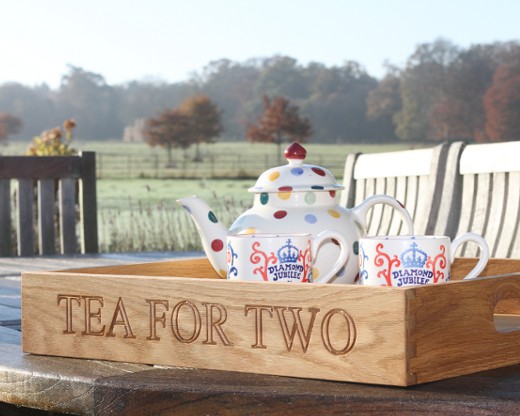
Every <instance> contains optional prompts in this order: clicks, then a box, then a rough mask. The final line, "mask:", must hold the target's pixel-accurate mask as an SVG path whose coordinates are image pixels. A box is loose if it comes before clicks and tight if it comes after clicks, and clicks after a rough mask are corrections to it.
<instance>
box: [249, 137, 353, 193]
mask: <svg viewBox="0 0 520 416" xmlns="http://www.w3.org/2000/svg"><path fill="white" fill-rule="evenodd" d="M306 155H307V151H306V150H305V148H304V147H303V146H302V145H300V144H299V143H296V142H295V143H292V144H290V145H289V146H288V147H287V149H285V152H284V156H285V158H286V159H287V162H288V164H287V165H284V166H278V167H275V168H271V169H268V170H266V171H265V172H264V173H262V174H261V175H260V177H259V178H258V180H257V181H256V184H255V186H254V187H252V188H249V189H248V191H249V192H291V191H294V192H302V191H336V190H341V189H345V187H344V186H343V185H339V184H338V183H337V182H336V178H335V177H334V175H333V174H332V173H330V172H329V171H328V170H327V169H325V168H322V167H320V166H314V165H306V164H304V163H303V161H304V159H305V156H306Z"/></svg>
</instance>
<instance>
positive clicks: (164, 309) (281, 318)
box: [22, 259, 520, 386]
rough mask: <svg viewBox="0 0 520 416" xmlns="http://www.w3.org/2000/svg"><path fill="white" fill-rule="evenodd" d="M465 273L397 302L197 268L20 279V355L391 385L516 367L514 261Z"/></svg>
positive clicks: (159, 265)
mask: <svg viewBox="0 0 520 416" xmlns="http://www.w3.org/2000/svg"><path fill="white" fill-rule="evenodd" d="M475 262H476V260H475V259H457V260H456V261H455V263H454V265H453V268H452V273H453V277H452V278H453V279H454V281H452V282H449V283H446V284H442V285H429V286H421V287H409V288H404V289H402V288H389V287H358V286H353V285H313V284H290V283H289V284H287V283H285V284H280V283H258V282H232V281H226V280H222V279H219V278H218V277H217V276H216V274H215V272H214V271H213V269H212V267H211V266H210V264H209V262H208V261H207V260H206V259H197V260H178V261H168V262H154V263H144V264H135V265H124V266H110V267H98V268H83V269H74V270H63V271H55V272H26V273H23V274H22V348H23V351H24V352H28V353H34V354H44V355H55V356H64V357H77V358H89V359H102V360H113V361H123V362H134V363H146V364H161V365H173V366H184V367H197V368H207V369H217V370H230V371H243V372H253V373H263V374H273V375H283V376H294V377H304V378H318V379H326V380H339V381H351V382H363V383H375V384H385V385H396V386H408V385H413V384H419V383H424V382H428V381H433V380H439V379H445V378H450V377H454V376H458V375H463V374H469V373H474V372H478V371H482V370H487V369H491V368H496V367H501V366H507V365H511V364H517V363H520V332H519V331H517V330H516V329H520V323H519V319H517V318H518V317H517V316H515V313H516V312H517V311H518V313H519V314H520V301H519V300H520V275H518V273H517V272H520V260H498V259H491V260H490V262H489V264H488V266H487V268H486V270H485V271H484V272H483V274H482V275H483V276H493V275H503V276H502V277H495V278H492V277H482V278H479V279H476V280H472V281H456V280H455V279H460V278H462V277H463V276H464V275H465V273H466V272H467V271H469V270H470V269H471V268H472V267H473V265H474V264H475ZM515 273H516V275H515ZM508 274H509V275H508Z"/></svg>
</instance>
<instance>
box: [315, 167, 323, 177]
mask: <svg viewBox="0 0 520 416" xmlns="http://www.w3.org/2000/svg"><path fill="white" fill-rule="evenodd" d="M312 171H313V172H314V173H315V174H316V175H320V176H325V171H324V170H323V169H320V168H316V167H314V168H312Z"/></svg>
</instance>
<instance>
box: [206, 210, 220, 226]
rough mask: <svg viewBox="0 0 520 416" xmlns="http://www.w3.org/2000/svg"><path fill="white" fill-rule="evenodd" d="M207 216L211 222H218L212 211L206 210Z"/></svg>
mask: <svg viewBox="0 0 520 416" xmlns="http://www.w3.org/2000/svg"><path fill="white" fill-rule="evenodd" d="M208 218H209V220H210V221H211V222H214V223H215V224H216V223H217V222H218V219H217V216H216V215H215V214H214V213H213V211H210V212H208Z"/></svg>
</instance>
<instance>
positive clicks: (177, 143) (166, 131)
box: [143, 108, 190, 167]
mask: <svg viewBox="0 0 520 416" xmlns="http://www.w3.org/2000/svg"><path fill="white" fill-rule="evenodd" d="M189 125H190V122H189V119H188V116H187V115H185V114H183V113H182V112H181V111H179V110H178V109H176V108H174V109H169V110H163V111H161V112H160V113H159V115H158V116H157V117H156V118H153V117H151V118H149V119H147V120H146V125H145V129H144V132H143V134H144V137H145V140H146V142H147V143H148V144H149V145H150V146H152V147H155V146H160V147H163V148H165V149H166V151H167V154H168V166H169V167H173V166H175V164H174V163H173V157H172V149H173V148H178V147H180V148H182V149H187V148H188V147H189V146H190V141H189Z"/></svg>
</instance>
